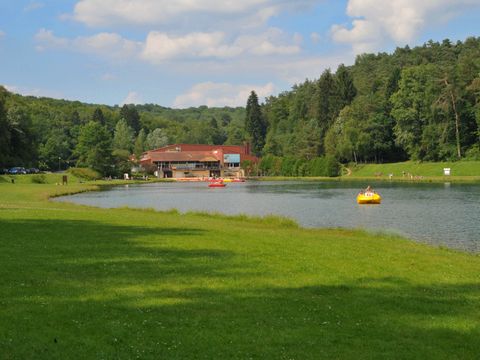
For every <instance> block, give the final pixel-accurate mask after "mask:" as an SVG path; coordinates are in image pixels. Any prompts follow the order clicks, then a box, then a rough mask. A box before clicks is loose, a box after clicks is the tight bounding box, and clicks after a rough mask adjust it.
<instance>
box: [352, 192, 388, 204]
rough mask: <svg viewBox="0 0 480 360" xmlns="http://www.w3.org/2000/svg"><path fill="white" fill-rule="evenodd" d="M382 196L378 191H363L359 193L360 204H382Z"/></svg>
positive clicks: (358, 201) (358, 200)
mask: <svg viewBox="0 0 480 360" xmlns="http://www.w3.org/2000/svg"><path fill="white" fill-rule="evenodd" d="M381 202H382V197H381V196H380V195H379V194H377V193H376V192H363V193H360V194H358V195H357V203H358V204H380V203H381Z"/></svg>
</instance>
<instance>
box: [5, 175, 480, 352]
mask: <svg viewBox="0 0 480 360" xmlns="http://www.w3.org/2000/svg"><path fill="white" fill-rule="evenodd" d="M95 188H97V187H96V186H92V185H85V184H71V185H68V186H56V185H52V184H46V185H39V184H18V183H17V184H15V185H12V184H9V183H2V184H0V235H1V237H0V264H1V266H0V358H2V359H67V358H75V359H133V358H141V359H202V358H203V359H217V358H218V359H236V358H237V359H248V358H253V359H320V358H325V359H385V358H388V359H412V358H416V359H477V358H478V354H479V352H478V339H480V257H479V256H476V255H471V254H464V253H459V252H455V251H451V250H446V249H437V248H432V247H428V246H425V245H419V244H415V243H413V242H410V241H408V240H405V239H400V238H397V237H392V236H388V235H381V234H369V233H366V232H361V231H353V230H352V231H350V230H338V229H318V230H311V229H310V230H308V229H301V228H298V227H296V226H295V225H294V224H290V225H288V226H281V225H282V219H278V218H275V219H273V218H272V219H264V220H258V219H251V218H249V217H248V216H237V217H227V216H218V215H208V214H202V213H200V214H199V213H192V214H184V215H180V214H178V213H176V212H175V211H170V212H155V211H145V210H133V209H128V208H125V209H96V208H90V207H84V206H77V205H72V204H66V203H56V202H49V201H46V197H48V196H50V195H52V194H58V193H61V192H75V191H81V190H85V189H95ZM284 225H285V224H284Z"/></svg>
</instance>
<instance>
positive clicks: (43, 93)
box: [5, 85, 65, 99]
mask: <svg viewBox="0 0 480 360" xmlns="http://www.w3.org/2000/svg"><path fill="white" fill-rule="evenodd" d="M5 88H6V89H7V90H8V91H10V92H12V93H15V94H20V95H25V96H36V97H50V98H55V99H65V95H64V94H63V93H61V92H58V91H53V90H47V89H41V88H31V87H26V86H17V85H5Z"/></svg>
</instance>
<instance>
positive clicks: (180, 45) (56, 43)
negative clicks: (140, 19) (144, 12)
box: [35, 28, 301, 64]
mask: <svg viewBox="0 0 480 360" xmlns="http://www.w3.org/2000/svg"><path fill="white" fill-rule="evenodd" d="M35 40H36V43H37V50H39V51H43V50H45V49H48V48H57V49H68V50H72V51H77V52H82V53H92V54H96V55H101V56H104V57H109V58H114V59H126V58H139V59H141V60H145V61H148V62H150V63H153V64H160V63H163V62H165V61H169V60H172V59H180V60H182V59H183V60H188V59H197V60H198V59H202V58H218V59H225V58H232V57H236V56H239V55H255V56H270V55H293V54H297V53H299V52H300V50H301V49H300V46H299V45H296V44H290V43H289V42H292V41H293V42H299V38H298V36H296V35H294V36H293V38H292V39H288V37H287V36H285V34H284V33H283V32H282V31H281V30H280V29H276V28H271V29H268V30H267V31H265V32H263V33H261V34H257V35H242V36H239V37H237V38H236V39H234V40H233V41H229V40H228V39H227V35H226V34H225V33H222V32H212V33H190V34H186V35H184V36H170V35H169V34H166V33H160V32H156V31H151V32H150V33H149V34H148V35H147V38H146V40H145V42H135V41H132V40H128V39H125V38H122V37H121V36H120V35H118V34H116V33H99V34H95V35H92V36H79V37H76V38H73V39H69V38H64V37H58V36H56V35H55V34H54V33H53V32H52V31H51V30H46V29H40V30H39V31H38V32H37V34H36V35H35Z"/></svg>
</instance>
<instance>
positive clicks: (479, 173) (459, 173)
mask: <svg viewBox="0 0 480 360" xmlns="http://www.w3.org/2000/svg"><path fill="white" fill-rule="evenodd" d="M444 168H450V169H451V176H449V177H448V176H444V175H443V169H444ZM351 170H352V174H351V175H350V177H352V178H356V177H378V178H388V177H389V174H392V175H393V179H410V178H411V177H414V178H415V177H416V178H418V177H426V178H444V177H445V178H450V179H456V178H459V179H466V178H469V177H472V178H476V179H480V161H457V162H435V163H427V162H415V161H407V162H401V163H391V164H366V165H357V166H354V167H351Z"/></svg>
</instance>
